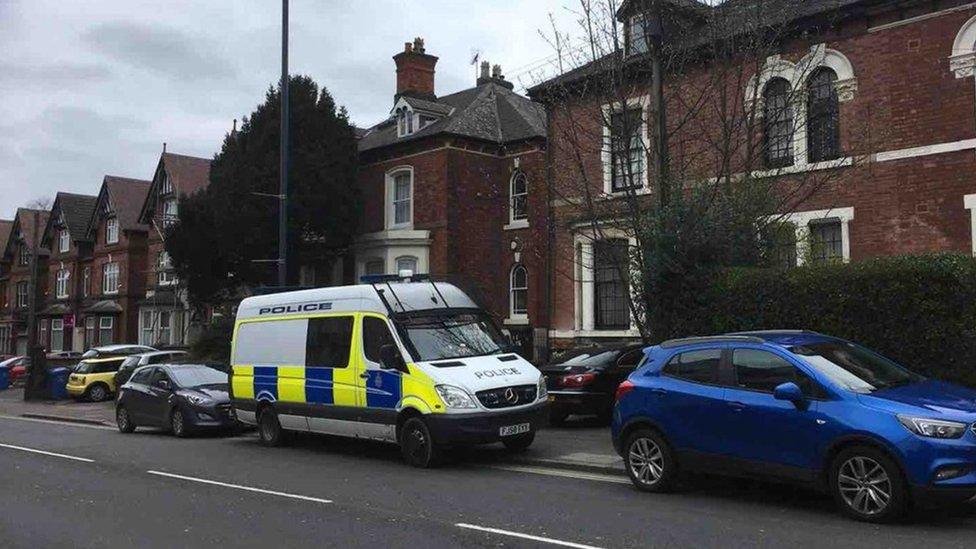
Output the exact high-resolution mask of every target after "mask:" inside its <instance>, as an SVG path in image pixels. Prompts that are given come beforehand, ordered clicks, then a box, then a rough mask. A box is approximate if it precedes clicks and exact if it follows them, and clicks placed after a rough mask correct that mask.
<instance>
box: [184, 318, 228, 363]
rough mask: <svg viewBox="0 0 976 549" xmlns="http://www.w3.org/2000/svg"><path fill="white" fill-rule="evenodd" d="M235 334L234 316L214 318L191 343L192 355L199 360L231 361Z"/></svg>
mask: <svg viewBox="0 0 976 549" xmlns="http://www.w3.org/2000/svg"><path fill="white" fill-rule="evenodd" d="M233 334H234V318H233V317H230V318H227V317H219V318H216V319H214V320H213V321H212V322H211V323H210V324H209V325H208V326H207V327H206V328H204V330H203V332H201V333H200V336H199V337H197V339H196V340H194V341H193V343H192V344H191V345H190V356H192V357H193V358H195V359H197V360H208V361H216V362H223V363H228V364H229V363H230V342H231V338H232V337H233Z"/></svg>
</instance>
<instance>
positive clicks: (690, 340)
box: [661, 334, 765, 349]
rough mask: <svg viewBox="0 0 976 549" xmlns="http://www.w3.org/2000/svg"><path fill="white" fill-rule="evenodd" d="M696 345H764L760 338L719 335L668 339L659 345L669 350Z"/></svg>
mask: <svg viewBox="0 0 976 549" xmlns="http://www.w3.org/2000/svg"><path fill="white" fill-rule="evenodd" d="M696 343H765V341H763V339H762V338H758V337H755V336H747V335H734V334H730V335H721V336H698V337H684V338H680V339H669V340H667V341H665V342H663V343H661V347H663V348H665V349H670V348H673V347H680V346H682V345H694V344H696Z"/></svg>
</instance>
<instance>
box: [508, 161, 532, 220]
mask: <svg viewBox="0 0 976 549" xmlns="http://www.w3.org/2000/svg"><path fill="white" fill-rule="evenodd" d="M519 181H521V182H522V185H523V190H522V191H521V192H518V191H517V190H516V184H517V183H518V182H519ZM517 204H521V211H519V208H518V206H517ZM528 219H529V177H528V176H527V175H526V174H525V172H523V171H522V170H515V173H514V174H512V177H511V179H510V180H509V183H508V221H509V223H516V222H519V221H522V222H524V221H528Z"/></svg>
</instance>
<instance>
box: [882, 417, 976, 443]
mask: <svg viewBox="0 0 976 549" xmlns="http://www.w3.org/2000/svg"><path fill="white" fill-rule="evenodd" d="M898 421H900V422H901V424H902V425H904V426H905V428H906V429H908V430H909V431H911V432H913V433H915V434H916V435H918V436H920V437H930V438H962V436H963V435H964V434H966V424H965V423H957V422H955V421H943V420H941V419H926V418H922V417H912V416H904V415H899V416H898Z"/></svg>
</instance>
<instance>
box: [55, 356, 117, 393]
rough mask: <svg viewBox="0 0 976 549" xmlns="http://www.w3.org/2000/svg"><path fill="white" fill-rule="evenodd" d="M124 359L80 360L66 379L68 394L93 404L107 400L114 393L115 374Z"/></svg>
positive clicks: (115, 357)
mask: <svg viewBox="0 0 976 549" xmlns="http://www.w3.org/2000/svg"><path fill="white" fill-rule="evenodd" d="M125 359H126V357H124V356H114V357H108V358H89V359H85V360H82V361H81V362H80V363H78V366H76V367H75V369H74V372H72V373H71V375H70V376H69V377H68V386H67V389H68V394H69V395H71V396H73V397H75V398H84V399H87V400H91V401H94V402H101V401H103V400H107V399H108V398H109V397H111V396H112V394H113V393H115V389H116V387H115V373H116V372H118V371H119V366H121V365H122V361H124V360H125Z"/></svg>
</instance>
